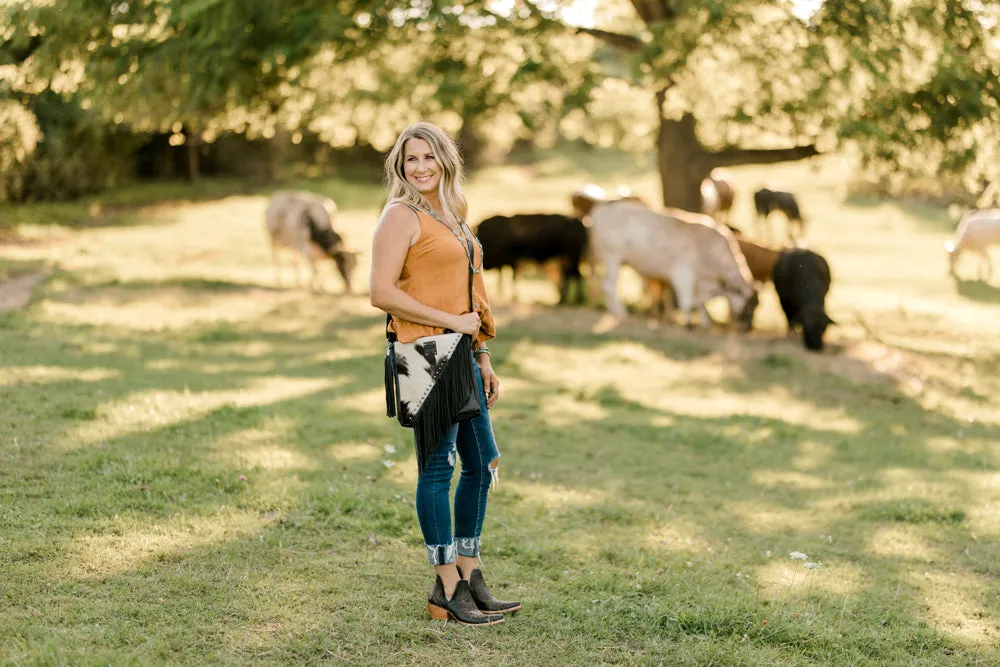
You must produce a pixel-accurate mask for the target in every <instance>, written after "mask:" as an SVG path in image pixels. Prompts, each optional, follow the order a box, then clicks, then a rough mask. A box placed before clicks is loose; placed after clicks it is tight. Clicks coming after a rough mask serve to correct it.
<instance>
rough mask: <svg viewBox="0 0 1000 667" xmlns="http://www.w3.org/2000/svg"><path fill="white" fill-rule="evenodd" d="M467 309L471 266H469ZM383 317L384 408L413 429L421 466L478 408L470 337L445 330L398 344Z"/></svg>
mask: <svg viewBox="0 0 1000 667" xmlns="http://www.w3.org/2000/svg"><path fill="white" fill-rule="evenodd" d="M469 309H470V311H471V310H472V270H471V267H470V270H469ZM391 321H392V316H391V315H387V316H386V335H385V337H386V343H387V345H386V353H385V407H386V415H387V416H388V417H395V418H396V419H398V420H399V423H400V424H401V425H402V426H404V427H406V428H412V429H413V430H414V435H415V439H416V444H417V465H418V467H419V469H420V470H423V468H424V464H426V463H427V461H428V460H429V459H430V456H431V454H433V453H434V450H435V449H436V448H437V445H438V444H439V443H440V441H441V438H442V437H443V436H444V434H445V433H446V432H447V431H448V429H449V428H451V426H452V425H453V424H454V423H455V422H459V421H464V420H466V419H472V418H473V417H477V416H479V414H480V413H481V412H482V406H481V405H480V397H479V390H478V387H477V386H476V377H475V375H474V373H478V372H479V369H478V368H476V362H475V360H474V358H473V355H472V340H473V338H472V336H470V335H468V334H462V333H454V332H451V331H447V332H446V333H443V334H437V335H434V336H423V337H421V338H418V339H416V340H415V341H413V342H412V343H401V342H399V341H398V340H396V334H395V333H392V332H390V331H389V329H388V326H389V323H390V322H391Z"/></svg>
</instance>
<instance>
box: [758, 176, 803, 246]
mask: <svg viewBox="0 0 1000 667" xmlns="http://www.w3.org/2000/svg"><path fill="white" fill-rule="evenodd" d="M753 203H754V207H755V208H756V209H757V226H758V235H759V236H760V237H761V238H762V239H765V240H770V238H771V227H770V223H769V222H768V217H769V216H770V215H771V212H772V211H781V212H782V213H784V214H785V217H786V218H788V227H787V229H788V239H789V240H793V239H795V238H799V237H801V236H802V235H803V234H805V231H806V221H805V219H804V218H803V217H802V212H801V211H800V209H799V202H798V201H796V200H795V195H793V194H792V193H791V192H780V191H777V190H768V189H767V188H761V189H760V190H758V191H757V192H755V193H753ZM793 225H794V226H796V227H798V231H797V232H796V233H793V232H792V227H793Z"/></svg>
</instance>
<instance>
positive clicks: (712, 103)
mask: <svg viewBox="0 0 1000 667" xmlns="http://www.w3.org/2000/svg"><path fill="white" fill-rule="evenodd" d="M629 4H630V6H631V9H632V10H633V12H634V15H635V16H634V19H637V20H634V22H633V24H632V25H631V26H626V27H627V28H628V27H631V29H626V30H617V31H613V30H605V29H601V28H582V29H581V30H580V32H584V33H588V34H590V35H592V36H594V37H595V38H597V39H600V40H602V41H604V42H606V43H608V44H611V45H614V46H615V47H617V48H619V49H621V50H623V51H625V52H626V53H628V54H629V56H628V63H629V65H630V66H631V74H632V80H633V82H635V83H636V84H638V85H640V86H642V87H644V88H646V89H647V90H650V91H652V93H653V96H654V97H655V110H656V114H657V116H658V128H657V134H656V148H657V153H658V162H659V171H660V177H661V182H662V187H663V200H664V204H666V205H670V206H678V207H680V208H686V209H692V210H697V209H698V208H699V206H700V194H699V184H700V182H701V180H702V179H703V178H704V177H705V176H706V175H708V173H709V172H710V171H711V170H712V169H713V168H714V167H721V166H732V165H739V164H750V163H769V162H780V161H786V160H798V159H803V158H807V157H810V156H813V155H816V154H818V152H819V150H818V148H817V146H818V145H819V144H820V143H821V142H823V141H828V143H829V145H830V146H831V147H832V146H833V145H835V144H834V142H836V141H841V142H843V141H845V140H853V141H855V142H857V143H858V144H859V145H860V146H861V148H862V150H863V154H864V156H865V163H866V165H868V166H870V167H875V168H879V169H882V170H886V169H900V168H902V167H904V166H908V167H910V168H911V169H914V168H919V166H918V159H919V156H920V155H923V156H930V157H931V158H932V159H931V163H932V164H934V165H935V166H937V167H939V168H941V169H946V170H959V171H962V170H963V169H966V168H967V167H969V166H970V165H972V164H973V163H976V162H977V157H976V153H977V150H978V149H980V148H981V144H979V145H977V137H978V139H979V140H980V141H981V140H982V139H984V138H985V137H986V136H989V135H992V136H993V137H994V138H995V137H996V127H997V120H998V116H997V104H996V100H997V67H996V65H995V63H996V62H997V53H996V49H997V44H996V40H995V38H991V37H990V33H991V31H995V30H996V26H997V20H998V19H997V12H998V10H997V9H996V8H995V7H994V6H993V5H992V4H988V3H983V2H979V1H978V0H947V2H944V3H942V2H939V1H938V0H912V1H911V2H908V3H898V2H893V0H873V1H868V2H864V3H859V2H854V1H853V0H825V1H824V2H823V3H822V5H821V6H820V8H819V10H818V11H817V12H815V13H814V14H813V16H811V17H809V18H806V19H803V18H800V17H798V16H796V15H795V13H794V10H795V7H794V6H793V5H792V3H790V2H771V1H760V0H689V1H681V0H631V2H630V3H629ZM904 5H905V6H904ZM914 30H915V31H916V32H915V33H914V32H913V31H914ZM915 35H916V36H918V39H916V40H914V39H913V37H914V36H915ZM917 63H919V64H921V65H923V66H921V67H915V66H914V65H915V64H917ZM949 100H951V101H949ZM958 100H962V103H961V104H959V103H957V101H958ZM731 137H736V138H737V141H735V142H734V141H731V140H730V138H731ZM914 137H916V138H917V139H918V140H919V142H918V143H919V145H918V146H914V142H913V138H914ZM762 139H763V140H764V141H761V140H762ZM750 141H754V142H755V143H758V146H755V147H749V145H748V144H749V142H750ZM765 142H766V143H769V144H771V145H760V144H762V143H765ZM778 142H782V143H784V144H785V145H784V146H781V147H776V146H774V145H773V144H775V143H778ZM956 147H957V148H960V149H962V150H959V151H958V152H957V153H956V151H955V149H956ZM989 153H990V154H991V155H995V154H996V148H995V139H994V142H993V148H992V149H991V150H990V151H989ZM925 159H926V158H925ZM978 163H979V164H980V169H979V171H983V170H984V169H986V168H987V167H986V163H985V162H983V161H982V160H978ZM994 164H995V161H994ZM974 171H975V170H974Z"/></svg>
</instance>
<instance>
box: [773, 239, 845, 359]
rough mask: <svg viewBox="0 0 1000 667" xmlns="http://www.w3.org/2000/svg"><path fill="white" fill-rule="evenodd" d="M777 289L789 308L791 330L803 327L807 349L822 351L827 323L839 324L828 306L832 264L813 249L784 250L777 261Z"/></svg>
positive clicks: (786, 310) (786, 313) (782, 300)
mask: <svg viewBox="0 0 1000 667" xmlns="http://www.w3.org/2000/svg"><path fill="white" fill-rule="evenodd" d="M774 289H775V291H776V292H777V293H778V299H779V300H780V301H781V309H782V310H784V311H785V318H786V319H787V320H788V331H789V333H792V332H794V331H795V328H796V327H802V341H803V342H804V343H805V346H806V349H807V350H814V351H817V350H822V349H823V334H824V333H825V332H826V328H827V326H829V325H831V324H836V322H834V321H833V320H832V319H830V316H829V315H827V314H826V309H825V307H824V301H825V299H826V293H827V292H828V291H829V290H830V265H829V264H827V262H826V260H825V259H823V257H822V256H821V255H819V254H817V253H815V252H813V251H812V250H807V249H805V248H789V249H787V250H784V251H782V253H781V255H780V256H779V257H778V261H777V262H776V263H775V264H774Z"/></svg>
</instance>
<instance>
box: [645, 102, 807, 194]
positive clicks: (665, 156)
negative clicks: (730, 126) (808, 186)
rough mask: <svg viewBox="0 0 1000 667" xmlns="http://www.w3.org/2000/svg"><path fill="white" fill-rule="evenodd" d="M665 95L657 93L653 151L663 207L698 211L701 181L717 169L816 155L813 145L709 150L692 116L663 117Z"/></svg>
mask: <svg viewBox="0 0 1000 667" xmlns="http://www.w3.org/2000/svg"><path fill="white" fill-rule="evenodd" d="M665 95H666V90H662V91H659V92H657V94H656V101H657V108H658V109H660V110H661V111H660V129H659V132H658V134H657V138H656V150H657V163H658V165H659V169H660V183H661V185H662V188H663V205H664V206H667V207H673V208H680V209H684V210H686V211H695V212H698V211H701V205H702V202H701V182H702V180H704V179H705V178H706V177H707V176H708V175H709V174H710V173H712V169H714V168H716V167H732V166H735V165H741V164H769V163H774V162H789V161H792V160H802V159H804V158H808V157H812V156H813V155H818V154H819V151H817V150H816V147H815V146H812V145H809V146H793V147H792V148H777V149H752V148H738V147H729V148H725V149H723V150H720V151H715V152H712V151H709V150H707V149H706V148H705V147H704V146H702V145H701V142H700V141H698V135H697V132H696V127H695V126H696V121H695V118H694V116H693V115H691V114H690V113H685V114H684V115H683V116H682V117H681V119H680V120H672V119H669V118H664V117H663V112H662V109H663V101H664V97H665Z"/></svg>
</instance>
